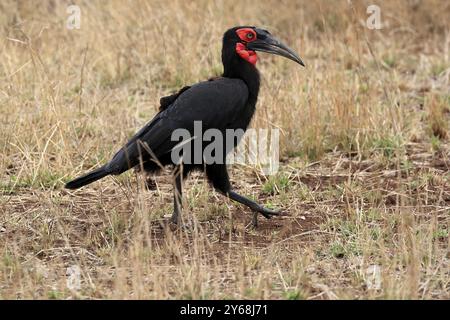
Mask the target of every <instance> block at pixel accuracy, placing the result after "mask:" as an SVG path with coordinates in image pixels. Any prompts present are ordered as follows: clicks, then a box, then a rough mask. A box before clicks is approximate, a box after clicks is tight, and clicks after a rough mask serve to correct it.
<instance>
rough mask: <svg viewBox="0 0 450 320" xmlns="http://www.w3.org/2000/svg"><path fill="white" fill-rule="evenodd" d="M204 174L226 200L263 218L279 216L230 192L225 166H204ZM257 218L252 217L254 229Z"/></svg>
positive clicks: (275, 212) (277, 213) (276, 212)
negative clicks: (228, 199) (259, 214)
mask: <svg viewBox="0 0 450 320" xmlns="http://www.w3.org/2000/svg"><path fill="white" fill-rule="evenodd" d="M206 174H207V176H208V179H209V180H210V181H211V182H212V184H213V186H214V188H215V189H217V190H219V191H220V192H221V193H223V194H224V195H225V196H227V197H228V198H230V199H232V200H234V201H237V202H239V203H242V204H243V205H245V206H247V207H249V208H250V209H252V210H253V211H255V212H259V213H261V214H262V215H263V216H264V217H265V218H267V219H270V218H271V217H272V216H275V215H279V212H278V211H273V210H270V209H267V208H264V207H263V206H261V205H259V204H258V203H256V202H255V201H253V200H251V199H249V198H246V197H244V196H241V195H240V194H238V193H236V192H234V191H232V190H231V185H230V179H229V177H228V171H227V167H226V165H221V164H214V165H208V166H206ZM257 223H258V222H257V218H256V217H255V216H254V217H253V225H254V226H255V227H256V225H257Z"/></svg>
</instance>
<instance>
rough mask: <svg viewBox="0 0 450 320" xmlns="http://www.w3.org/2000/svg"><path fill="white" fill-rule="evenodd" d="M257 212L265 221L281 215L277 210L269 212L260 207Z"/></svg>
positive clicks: (269, 210)
mask: <svg viewBox="0 0 450 320" xmlns="http://www.w3.org/2000/svg"><path fill="white" fill-rule="evenodd" d="M258 212H259V213H261V214H262V215H263V216H264V218H266V219H270V218H272V217H273V216H279V215H280V214H281V212H280V211H278V210H271V209H267V208H264V207H261V208H260V209H259V210H258Z"/></svg>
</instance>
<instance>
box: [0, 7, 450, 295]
mask: <svg viewBox="0 0 450 320" xmlns="http://www.w3.org/2000/svg"><path fill="white" fill-rule="evenodd" d="M68 4H69V1H56V0H55V1H50V0H49V1H46V2H42V1H28V0H27V1H25V0H24V1H15V0H3V1H2V2H1V3H0V35H1V37H0V46H1V50H0V78H1V81H0V101H1V102H0V115H1V116H0V123H1V128H2V134H1V136H0V172H1V175H0V194H1V198H0V248H1V249H0V298H1V299H7V298H13V299H15V298H39V299H46V298H62V299H65V298H151V299H153V298H202V299H209V298H218V299H224V298H257V299H259V298H275V299H347V298H370V299H372V298H393V299H405V298H406V299H409V298H419V299H429V298H433V299H444V298H447V299H448V298H450V280H449V274H450V271H449V258H450V257H449V249H448V248H449V244H450V240H449V223H450V174H449V166H450V160H449V156H450V144H449V140H448V139H449V121H450V116H449V111H450V105H449V104H450V95H449V92H450V58H449V50H450V29H449V24H448V17H449V16H450V5H449V3H448V1H444V0H442V1H437V0H434V1H433V0H430V1H420V0H417V1H383V2H381V1H380V2H379V3H378V4H379V5H380V6H381V9H382V12H381V13H382V19H383V21H382V22H383V23H384V28H383V29H382V30H369V29H367V28H366V27H365V26H364V21H365V20H366V18H367V14H366V12H365V10H366V7H367V5H368V4H371V1H343V0H342V1H317V2H316V1H314V2H312V1H301V2H298V1H287V0H286V1H279V0H277V1H264V2H261V1H258V2H255V4H253V5H249V4H248V2H245V1H244V2H243V1H220V0H218V1H206V0H202V1H193V2H191V1H172V2H170V3H167V2H166V1H132V2H131V1H130V2H125V1H119V0H117V1H116V0H111V1H87V0H86V1H78V4H79V5H80V7H81V10H82V20H81V29H80V30H72V31H71V30H67V29H66V28H65V20H66V17H67V13H66V7H67V5H68ZM275 9H276V10H275ZM238 24H255V25H258V26H264V27H267V28H268V29H269V30H271V31H272V32H273V33H274V34H276V35H278V36H279V37H280V38H282V39H284V40H285V41H286V42H287V43H289V44H290V45H291V46H292V47H294V48H295V49H296V50H297V51H298V52H299V53H300V54H301V56H302V58H303V59H304V61H305V62H306V64H307V68H306V69H300V68H297V67H295V65H293V64H292V63H291V62H289V61H287V60H285V59H281V58H274V57H269V56H267V55H262V57H261V62H260V63H259V68H260V70H261V72H262V74H263V81H264V83H263V87H262V90H261V96H260V99H259V104H258V113H257V115H256V118H255V119H254V122H253V126H255V127H268V126H275V127H279V128H280V129H281V130H282V133H283V134H282V137H281V138H282V152H281V154H282V157H283V159H282V160H283V162H282V163H281V165H280V172H279V174H278V175H277V176H275V177H265V176H263V175H262V174H261V173H260V171H259V170H258V168H252V167H243V166H234V167H233V170H232V177H233V178H232V179H233V181H234V182H235V185H236V187H237V188H238V189H239V190H240V192H242V193H245V194H249V195H252V196H254V197H255V198H257V199H259V200H260V201H262V202H265V203H266V204H268V205H273V206H275V207H281V208H284V209H285V210H286V212H287V215H286V216H284V217H282V218H279V219H273V220H270V221H263V220H261V228H260V229H258V230H256V231H253V230H251V229H249V228H248V227H247V225H248V223H249V222H250V220H251V214H250V212H249V211H248V210H247V209H245V208H243V207H241V206H239V205H237V204H235V203H232V202H230V201H227V200H225V199H224V198H223V197H221V196H219V195H217V194H215V193H213V192H212V191H211V189H210V188H209V187H208V186H207V185H206V183H205V182H204V180H203V177H202V176H201V175H196V176H194V177H192V178H191V179H190V180H189V182H188V183H187V184H186V190H187V194H186V199H185V200H186V208H187V209H186V210H185V214H184V219H185V220H188V221H187V223H188V224H189V225H190V227H189V228H187V229H182V230H171V228H170V227H169V226H168V225H167V223H166V219H165V218H164V216H165V215H167V214H169V213H171V208H172V204H171V184H170V178H169V176H167V175H166V176H162V177H158V178H157V179H156V188H155V190H152V191H147V190H145V189H144V187H143V183H142V178H141V177H136V176H135V175H133V174H131V173H130V174H126V175H124V176H121V177H118V178H107V179H104V180H102V181H100V182H98V183H96V184H94V185H92V186H90V187H87V188H84V189H82V190H79V191H75V192H68V191H66V190H64V189H62V186H63V184H64V182H66V181H68V180H69V179H70V178H72V177H74V176H76V175H78V174H80V173H81V172H83V171H85V170H87V169H89V168H92V167H93V166H96V165H98V164H99V163H102V162H103V161H104V160H105V159H107V158H109V157H110V156H111V155H112V154H113V152H114V151H115V150H116V149H117V148H118V147H119V146H120V145H121V144H122V143H123V142H124V141H125V140H126V138H127V137H128V136H130V135H131V134H132V133H133V132H135V130H136V129H137V128H139V127H140V126H141V125H143V124H144V123H145V122H146V121H147V120H148V119H149V118H151V117H152V115H153V114H154V113H155V112H156V109H157V106H158V101H159V97H160V96H162V95H164V94H166V93H168V92H171V91H172V90H175V89H177V88H179V87H181V86H182V85H184V84H190V83H193V82H196V81H198V80H203V79H206V78H208V77H209V76H212V75H217V74H220V71H221V65H220V47H221V42H220V38H221V35H222V33H223V31H224V30H226V29H227V28H228V27H230V26H233V25H238ZM73 266H78V267H79V268H80V271H81V287H80V288H78V289H72V290H71V289H70V288H68V287H67V278H68V276H67V275H66V270H67V268H68V267H73ZM370 270H379V271H380V286H379V287H378V288H377V287H376V286H375V287H373V286H371V285H370V284H371V281H370V279H369V278H370V277H371V276H370V272H369V271H370Z"/></svg>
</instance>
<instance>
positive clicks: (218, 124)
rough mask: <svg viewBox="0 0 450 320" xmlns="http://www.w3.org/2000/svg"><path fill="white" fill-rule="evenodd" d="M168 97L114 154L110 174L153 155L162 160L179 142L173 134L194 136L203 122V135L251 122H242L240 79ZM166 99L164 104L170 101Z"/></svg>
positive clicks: (219, 80) (244, 98)
mask: <svg viewBox="0 0 450 320" xmlns="http://www.w3.org/2000/svg"><path fill="white" fill-rule="evenodd" d="M174 96H175V99H174V98H173V97H174ZM165 98H167V99H172V100H173V102H172V103H171V104H170V105H165V106H164V108H161V109H162V110H161V111H160V112H159V113H158V114H157V115H156V116H155V117H154V118H153V119H152V120H151V121H150V122H148V123H147V124H146V125H145V126H144V127H143V128H142V129H141V130H139V131H138V132H137V133H136V134H135V135H134V136H133V137H132V138H131V139H130V140H129V141H128V142H127V143H126V144H125V146H124V147H122V148H121V149H120V150H119V151H118V152H117V153H116V154H115V156H114V157H113V159H112V160H111V161H110V163H109V164H108V165H107V168H108V170H109V171H110V172H111V173H113V174H119V173H122V172H124V171H126V170H128V169H130V168H132V167H134V166H136V165H138V164H139V162H140V157H141V156H142V158H143V161H145V160H144V158H146V157H149V156H150V155H152V156H156V157H157V158H161V157H163V156H164V155H165V154H167V153H169V152H170V151H171V150H172V148H173V147H175V145H176V144H177V143H178V141H173V140H172V139H171V137H172V132H173V131H174V130H176V129H184V130H187V131H188V132H189V133H190V134H191V136H193V135H194V122H196V121H200V122H201V126H202V130H203V132H204V131H205V130H207V129H212V128H214V129H218V130H220V131H221V132H222V133H224V132H225V129H227V128H233V127H234V126H235V125H236V123H240V122H244V123H243V126H245V127H244V128H242V129H244V130H245V129H246V126H247V125H248V122H249V121H250V119H248V121H245V120H244V121H242V117H243V116H244V114H245V115H246V114H248V111H246V108H247V107H248V106H247V101H248V88H247V85H246V84H245V83H244V82H243V81H242V80H240V79H231V78H217V79H215V80H213V81H204V82H200V83H197V84H195V85H193V86H191V87H185V88H183V89H182V92H181V93H178V94H177V95H172V96H169V97H165ZM163 99H164V98H162V100H163ZM167 99H166V100H164V101H166V102H167V101H169V100H167ZM245 122H247V123H246V124H245ZM149 149H150V150H151V152H149ZM149 153H150V155H149Z"/></svg>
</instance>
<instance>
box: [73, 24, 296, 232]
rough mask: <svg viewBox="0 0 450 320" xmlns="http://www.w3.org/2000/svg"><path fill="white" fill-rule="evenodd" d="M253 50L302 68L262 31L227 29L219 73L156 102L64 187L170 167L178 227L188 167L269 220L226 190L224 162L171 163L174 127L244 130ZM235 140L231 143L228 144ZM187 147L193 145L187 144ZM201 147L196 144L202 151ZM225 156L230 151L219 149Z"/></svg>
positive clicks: (253, 92)
mask: <svg viewBox="0 0 450 320" xmlns="http://www.w3.org/2000/svg"><path fill="white" fill-rule="evenodd" d="M255 51H262V52H267V53H272V54H276V55H280V56H283V57H286V58H288V59H291V60H293V61H295V62H297V63H299V64H300V65H302V66H304V64H303V62H302V60H301V59H300V58H299V56H298V55H297V54H296V53H295V52H294V51H293V50H292V49H290V48H288V47H287V46H286V45H284V44H283V43H281V42H280V41H279V40H277V39H276V38H275V37H273V36H272V35H271V34H270V33H269V32H268V31H267V30H263V29H260V28H256V27H250V26H240V27H234V28H231V29H229V30H228V31H226V32H225V34H224V36H223V48H222V63H223V67H224V71H223V75H222V76H221V77H218V78H212V79H210V80H208V81H204V82H200V83H197V84H195V85H192V86H187V87H184V88H183V89H181V90H180V91H179V92H177V93H176V94H173V95H171V96H168V97H163V98H161V100H160V110H159V112H158V114H156V116H155V117H154V118H153V119H152V120H151V121H150V122H149V123H147V124H146V125H145V126H144V127H143V128H142V129H141V130H140V131H138V132H137V133H136V135H135V136H134V137H132V138H131V139H130V140H129V141H128V142H127V144H126V145H125V146H123V147H122V149H120V150H119V151H118V152H117V153H116V154H115V155H114V157H113V158H112V160H111V161H110V162H108V163H107V164H105V165H103V166H102V167H100V168H98V169H96V170H93V171H92V172H90V173H88V174H86V175H84V176H82V177H79V178H77V179H75V180H73V181H70V182H68V183H67V184H66V186H65V187H66V188H68V189H77V188H80V187H82V186H85V185H87V184H90V183H92V182H94V181H96V180H99V179H101V178H103V177H105V176H108V175H119V174H121V173H123V172H125V171H127V170H129V169H131V168H138V169H139V168H143V169H144V170H145V171H147V172H156V171H158V170H159V169H160V168H161V167H162V166H166V165H174V171H173V173H174V212H173V215H172V219H171V220H172V221H173V222H174V223H178V222H179V221H180V214H181V195H182V179H184V178H186V176H187V175H188V173H189V172H190V171H192V170H193V169H201V170H204V171H205V172H206V175H207V177H208V180H209V181H210V182H211V184H212V185H213V187H214V188H215V189H216V190H218V191H220V192H221V193H222V194H224V195H225V196H227V197H229V198H231V199H233V200H235V201H237V202H240V203H242V204H244V205H246V206H247V207H249V208H251V209H252V210H254V211H255V215H254V220H253V223H254V224H255V225H256V216H257V213H258V212H259V213H261V214H262V215H263V216H264V217H266V218H268V219H269V218H270V217H271V216H273V215H278V214H279V212H277V211H273V210H269V209H267V208H264V207H263V206H261V205H259V204H258V203H256V202H254V201H252V200H250V199H248V198H246V197H244V196H242V195H239V194H238V193H236V192H235V191H233V190H232V189H231V185H230V180H229V177H228V172H227V167H226V164H225V158H223V159H222V160H223V161H222V162H221V163H205V162H204V161H203V160H201V163H194V164H190V163H192V161H190V162H189V163H188V162H187V161H186V159H184V158H183V160H182V161H181V162H177V163H174V160H173V159H172V157H171V153H172V150H173V149H174V148H176V147H177V146H179V143H180V142H179V141H173V140H172V139H171V135H172V132H173V131H174V130H175V129H185V130H188V131H189V132H190V133H191V134H193V131H194V121H201V124H202V129H203V130H207V129H211V128H214V129H218V130H220V132H221V133H223V134H224V136H225V130H226V129H236V130H237V129H241V130H244V131H245V130H246V129H247V127H248V125H249V123H250V121H251V119H252V117H253V114H254V113H255V105H256V101H257V99H258V93H259V87H260V76H259V72H258V70H257V69H256V62H257V60H258V56H257V54H256V52H255ZM238 142H239V141H235V142H234V146H235V145H236V144H237V143H238ZM187 143H191V144H192V143H193V142H192V141H190V142H189V141H188V142H187ZM204 148H205V145H204V143H203V142H202V150H204ZM224 151H225V152H224V153H225V154H224V157H225V156H226V153H227V152H229V151H231V150H229V149H227V150H224Z"/></svg>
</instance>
